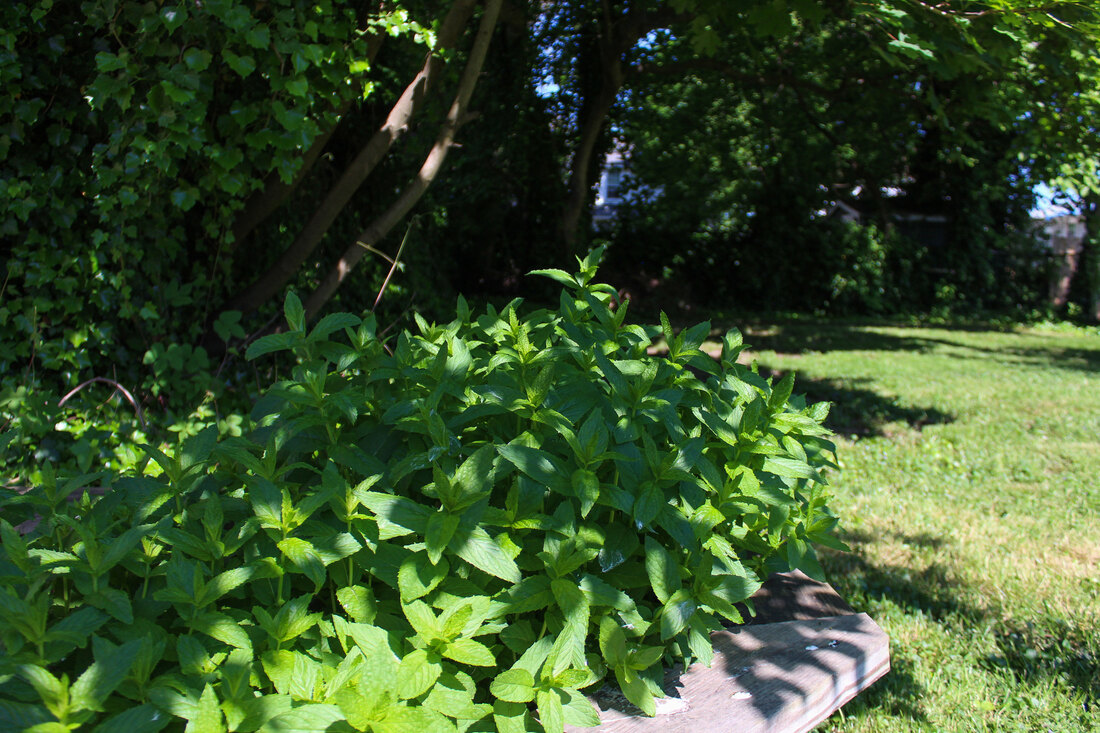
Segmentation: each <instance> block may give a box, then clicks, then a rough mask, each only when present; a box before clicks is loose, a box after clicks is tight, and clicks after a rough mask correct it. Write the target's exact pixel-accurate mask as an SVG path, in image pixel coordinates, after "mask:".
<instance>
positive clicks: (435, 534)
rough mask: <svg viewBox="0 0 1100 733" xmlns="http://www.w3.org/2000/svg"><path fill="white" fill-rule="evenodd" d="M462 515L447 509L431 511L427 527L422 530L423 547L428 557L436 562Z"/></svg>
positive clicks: (439, 558) (439, 559)
mask: <svg viewBox="0 0 1100 733" xmlns="http://www.w3.org/2000/svg"><path fill="white" fill-rule="evenodd" d="M461 519H462V517H461V516H460V515H458V514H452V513H451V512H448V511H438V512H433V513H432V515H431V516H429V517H428V528H427V530H426V531H425V532H424V549H425V550H427V552H428V559H429V560H430V561H431V562H432V563H435V564H438V563H439V562H440V561H441V559H442V557H443V551H444V550H446V549H447V544H448V543H450V541H451V539H452V538H453V537H454V536H455V530H457V529H458V523H459V521H460V520H461Z"/></svg>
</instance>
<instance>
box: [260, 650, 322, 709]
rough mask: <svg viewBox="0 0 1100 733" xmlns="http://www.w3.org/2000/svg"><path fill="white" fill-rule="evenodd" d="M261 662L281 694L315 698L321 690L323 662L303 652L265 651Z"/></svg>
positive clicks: (298, 698) (304, 698)
mask: <svg viewBox="0 0 1100 733" xmlns="http://www.w3.org/2000/svg"><path fill="white" fill-rule="evenodd" d="M260 662H261V663H262V664H263V668H264V673H265V674H266V675H267V676H268V677H269V678H270V679H271V682H272V683H273V684H274V685H275V689H276V690H278V691H279V694H281V695H290V696H291V697H292V698H294V699H295V700H313V699H314V698H315V697H316V696H317V694H318V692H319V691H320V689H319V688H320V687H321V685H322V682H323V668H322V666H321V663H320V662H317V661H316V660H314V659H311V658H310V657H307V656H306V655H305V654H302V653H301V652H295V651H288V650H286V649H281V650H279V651H269V652H265V653H264V655H263V656H262V657H261V658H260Z"/></svg>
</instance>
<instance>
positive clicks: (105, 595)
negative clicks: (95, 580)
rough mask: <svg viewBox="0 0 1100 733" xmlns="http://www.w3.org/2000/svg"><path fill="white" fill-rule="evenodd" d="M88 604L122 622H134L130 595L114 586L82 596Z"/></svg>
mask: <svg viewBox="0 0 1100 733" xmlns="http://www.w3.org/2000/svg"><path fill="white" fill-rule="evenodd" d="M84 601H85V602H86V603H87V604H88V605H89V606H94V607H95V608H99V609H102V610H104V611H106V612H107V613H109V614H110V615H111V616H113V617H114V618H116V619H118V620H119V621H121V622H122V623H124V624H132V623H133V622H134V611H133V608H132V607H131V606H130V597H129V596H128V595H126V594H125V593H123V592H122V591H120V590H115V589H114V588H103V589H101V590H99V591H96V592H95V593H89V594H88V595H86V596H84Z"/></svg>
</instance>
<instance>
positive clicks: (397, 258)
mask: <svg viewBox="0 0 1100 733" xmlns="http://www.w3.org/2000/svg"><path fill="white" fill-rule="evenodd" d="M415 225H416V219H415V218H414V219H413V220H412V223H410V224H409V228H408V229H406V230H405V236H404V237H402V238H401V244H400V245H399V246H398V248H397V254H395V255H394V256H393V259H392V260H390V262H391V263H392V265H391V266H390V271H389V272H387V273H386V279H385V280H383V281H382V287H380V288H378V295H377V297H375V299H374V305H372V306H371V307H370V312H371V313H374V311H375V309H377V308H378V304H379V303H381V302H382V295H383V294H384V293H385V292H386V286H388V285H389V284H390V279H391V278H392V277H393V273H394V272H395V271H396V270H397V265H398V263H399V262H401V253H402V252H404V251H405V243H406V242H408V241H409V234H411V233H412V230H413V226H415ZM363 246H365V247H366V248H367V249H368V250H370V249H372V248H371V247H370V246H368V245H363ZM383 256H385V255H383Z"/></svg>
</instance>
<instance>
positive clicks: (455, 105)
mask: <svg viewBox="0 0 1100 733" xmlns="http://www.w3.org/2000/svg"><path fill="white" fill-rule="evenodd" d="M501 2H502V0H489V2H488V4H487V6H486V8H485V13H484V14H483V15H482V17H481V24H480V25H479V27H478V31H477V37H476V38H475V40H474V45H473V48H472V49H470V55H469V57H468V59H467V61H466V68H465V69H464V70H463V72H462V78H461V80H460V81H459V84H458V91H457V92H456V93H455V98H454V101H453V102H452V103H451V108H450V109H449V110H448V112H447V118H446V120H444V122H443V125H442V126H441V128H440V131H439V135H438V137H437V138H436V141H435V144H434V145H433V146H432V148H431V150H430V151H429V152H428V155H427V157H426V158H425V159H424V163H423V165H421V166H420V170H419V171H418V172H417V174H416V176H415V177H414V178H413V179H412V181H410V182H409V185H408V186H406V187H405V190H404V191H402V192H401V195H400V196H398V198H397V200H396V201H395V202H394V203H393V204H392V205H391V206H390V207H389V209H387V210H386V211H385V212H383V213H382V214H381V215H380V216H379V217H378V218H377V219H375V220H374V221H373V222H371V224H370V226H368V227H367V228H366V229H365V230H364V231H363V233H362V234H360V235H359V236H358V237H356V240H355V242H353V243H352V244H351V245H350V246H349V247H347V248H346V249H345V250H344V253H343V255H341V257H340V259H339V261H337V263H336V265H335V266H334V267H333V268H332V269H330V270H329V272H328V274H327V275H326V276H325V278H324V280H322V281H321V283H320V284H319V285H318V286H317V288H316V289H315V290H314V291H313V293H311V294H310V296H309V298H308V299H307V300H306V302H305V310H306V316H307V318H312V317H313V316H315V315H316V314H317V313H318V312H319V311H320V310H321V308H322V307H323V306H324V304H325V303H327V302H328V300H329V298H331V297H332V296H333V294H334V293H335V292H336V290H337V289H338V288H339V287H340V285H341V284H343V282H344V280H345V279H347V277H348V275H349V274H350V273H351V271H352V269H353V268H354V267H355V265H356V264H358V263H359V260H361V259H362V258H363V253H364V252H366V251H367V250H366V247H367V246H368V245H369V246H373V245H374V244H375V243H376V242H379V241H381V240H382V238H384V237H385V236H386V235H387V234H389V232H390V230H392V229H393V227H394V226H396V225H397V223H398V222H399V221H401V220H402V219H403V218H405V216H406V215H407V214H408V213H409V211H411V210H412V208H413V206H415V205H416V203H417V201H419V200H420V198H421V197H422V196H423V195H424V192H425V191H426V190H427V189H428V187H429V186H430V185H431V183H432V181H433V180H435V177H436V175H437V174H438V173H439V171H440V169H441V168H442V167H443V162H444V161H445V160H446V158H447V153H449V152H450V150H451V148H452V147H453V146H454V144H455V135H456V134H457V133H458V129H459V127H460V126H461V124H462V122H463V120H465V119H466V107H467V106H468V105H469V103H470V97H471V96H472V95H473V93H474V87H475V86H476V85H477V79H478V76H480V74H481V67H482V65H483V64H484V63H485V55H486V53H487V52H488V49H489V42H490V41H491V40H492V37H493V31H494V29H495V27H496V23H497V18H498V17H499V14H500V6H501Z"/></svg>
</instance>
